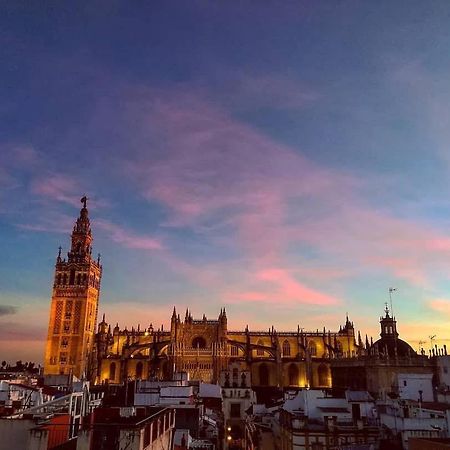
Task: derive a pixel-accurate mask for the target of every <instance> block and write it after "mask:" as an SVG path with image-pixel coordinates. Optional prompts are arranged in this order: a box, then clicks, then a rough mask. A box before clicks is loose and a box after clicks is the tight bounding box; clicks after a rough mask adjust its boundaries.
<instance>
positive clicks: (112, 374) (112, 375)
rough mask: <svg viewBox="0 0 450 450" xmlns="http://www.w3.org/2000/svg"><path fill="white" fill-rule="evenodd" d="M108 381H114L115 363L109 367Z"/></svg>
mask: <svg viewBox="0 0 450 450" xmlns="http://www.w3.org/2000/svg"><path fill="white" fill-rule="evenodd" d="M109 379H110V380H113V381H114V380H115V379H116V363H115V362H112V363H111V364H110V365H109Z"/></svg>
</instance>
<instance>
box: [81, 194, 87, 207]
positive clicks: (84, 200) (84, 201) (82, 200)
mask: <svg viewBox="0 0 450 450" xmlns="http://www.w3.org/2000/svg"><path fill="white" fill-rule="evenodd" d="M80 201H81V203H83V208H86V205H87V201H88V198H87V197H86V195H84V196H83V197H82V198H81V200H80Z"/></svg>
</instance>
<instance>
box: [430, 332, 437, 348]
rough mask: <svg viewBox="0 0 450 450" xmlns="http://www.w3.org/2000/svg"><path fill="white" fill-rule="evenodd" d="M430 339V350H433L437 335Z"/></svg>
mask: <svg viewBox="0 0 450 450" xmlns="http://www.w3.org/2000/svg"><path fill="white" fill-rule="evenodd" d="M428 337H429V338H430V348H431V350H433V341H434V340H435V339H436V335H435V334H433V336H428Z"/></svg>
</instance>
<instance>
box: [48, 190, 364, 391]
mask: <svg viewBox="0 0 450 450" xmlns="http://www.w3.org/2000/svg"><path fill="white" fill-rule="evenodd" d="M82 203H83V207H82V209H81V211H80V216H79V217H78V219H77V220H76V222H75V225H74V228H73V231H72V236H71V248H70V251H69V252H68V253H67V257H62V255H61V248H60V249H59V253H58V256H57V258H56V265H55V277H54V281H53V293H52V300H51V309H50V320H49V328H48V337H47V344H46V351H45V363H44V373H45V374H73V375H75V376H76V377H78V378H85V379H90V380H91V381H93V382H96V383H109V384H119V383H122V382H123V381H125V380H127V379H171V378H172V377H173V375H174V374H175V373H177V372H186V373H188V374H189V378H190V379H191V380H199V381H200V380H201V381H205V382H212V383H216V382H217V381H218V380H219V377H220V373H221V372H222V371H224V370H225V369H228V367H229V365H230V364H233V365H236V364H239V366H240V368H241V370H245V371H246V372H248V373H250V375H251V383H252V385H253V386H256V387H331V370H330V364H331V361H332V360H333V359H334V358H337V357H345V356H346V357H352V356H355V355H356V354H357V353H358V352H360V351H361V348H362V347H363V345H362V342H361V337H360V336H358V339H357V338H356V336H355V330H354V327H353V323H352V322H351V321H350V320H349V319H348V317H347V319H346V321H345V324H344V325H341V326H340V327H339V330H335V331H328V330H326V329H325V328H324V329H323V330H316V331H304V330H303V328H300V326H298V327H297V329H296V330H293V331H277V330H276V329H275V328H274V327H271V328H269V329H267V330H264V331H256V330H250V328H249V327H247V328H246V329H245V330H232V329H229V328H228V317H227V313H226V311H225V308H222V309H221V310H220V313H219V315H218V317H217V318H215V319H208V318H207V317H206V316H205V315H203V317H201V318H194V317H193V315H192V313H191V312H190V311H189V310H186V312H185V313H184V317H183V318H182V316H180V314H179V313H178V312H177V311H176V308H175V307H174V308H173V312H172V317H171V321H170V329H163V328H160V329H154V328H153V327H152V325H150V326H149V327H147V328H144V329H141V328H140V327H139V326H138V327H136V328H134V327H133V328H131V330H128V329H127V328H124V329H121V328H120V327H119V325H118V324H116V325H115V326H114V327H112V324H108V323H107V322H106V320H105V316H103V318H102V321H101V322H100V323H98V326H97V313H98V302H99V292H100V283H101V277H102V266H101V264H100V256H99V257H98V258H97V259H96V260H95V259H93V258H92V241H93V239H92V232H91V224H90V220H89V213H88V209H87V204H86V203H87V199H86V197H83V199H82ZM235 382H236V380H233V383H235Z"/></svg>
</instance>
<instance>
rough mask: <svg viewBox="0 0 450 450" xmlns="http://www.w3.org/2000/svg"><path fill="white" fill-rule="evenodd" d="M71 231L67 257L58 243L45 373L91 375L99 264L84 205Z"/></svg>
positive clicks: (100, 268)
mask: <svg viewBox="0 0 450 450" xmlns="http://www.w3.org/2000/svg"><path fill="white" fill-rule="evenodd" d="M81 202H82V203H83V208H82V209H81V211H80V217H79V218H78V219H77V221H76V223H75V225H74V227H73V231H72V242H71V248H70V251H69V252H68V253H67V260H66V259H65V258H64V259H63V258H61V247H60V248H59V253H58V257H57V258H56V265H55V279H54V283H53V294H52V303H51V308H50V320H49V326H48V335H47V346H46V349H45V362H44V374H70V373H73V374H74V375H75V376H76V377H78V378H81V377H83V376H84V377H90V375H91V374H90V373H89V372H90V370H91V366H90V363H91V353H92V348H93V343H94V334H95V328H96V323H97V310H98V299H99V293H100V280H101V276H102V266H101V265H100V255H99V257H98V259H97V261H94V260H93V259H92V256H91V255H92V234H91V225H90V222H89V215H88V210H87V208H86V202H87V199H86V197H83V198H82V199H81Z"/></svg>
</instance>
